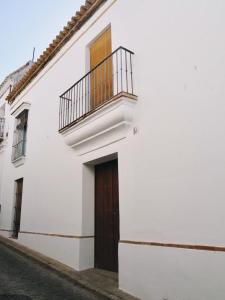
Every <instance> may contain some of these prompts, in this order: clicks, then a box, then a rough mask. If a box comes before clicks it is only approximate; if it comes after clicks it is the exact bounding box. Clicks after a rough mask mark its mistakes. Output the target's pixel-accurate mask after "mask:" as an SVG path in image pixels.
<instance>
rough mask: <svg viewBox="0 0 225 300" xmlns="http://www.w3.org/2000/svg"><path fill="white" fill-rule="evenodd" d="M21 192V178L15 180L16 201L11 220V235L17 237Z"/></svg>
mask: <svg viewBox="0 0 225 300" xmlns="http://www.w3.org/2000/svg"><path fill="white" fill-rule="evenodd" d="M22 194H23V178H21V179H18V180H16V202H15V207H14V209H15V211H14V222H13V237H15V238H17V237H18V233H19V231H20V218H21V205H22Z"/></svg>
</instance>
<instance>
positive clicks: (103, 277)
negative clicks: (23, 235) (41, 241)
mask: <svg viewBox="0 0 225 300" xmlns="http://www.w3.org/2000/svg"><path fill="white" fill-rule="evenodd" d="M0 243H2V244H4V245H6V246H8V247H10V248H12V249H13V250H15V251H18V252H20V253H21V254H23V255H25V256H26V257H29V258H31V259H33V260H35V261H36V262H38V263H40V264H42V265H44V266H45V267H47V268H48V269H51V270H53V271H56V272H57V273H59V274H60V275H61V276H63V277H65V278H67V279H69V280H70V281H73V282H74V283H76V284H79V285H80V286H82V287H84V288H86V289H88V290H90V291H93V292H95V293H97V294H99V295H102V296H105V297H106V298H108V299H113V300H137V298H135V297H133V296H131V295H129V294H127V293H124V292H122V291H121V290H119V289H118V275H117V274H115V273H113V272H109V271H105V270H100V269H90V270H86V271H81V272H78V271H75V270H74V269H72V268H70V267H68V266H66V265H64V264H62V263H60V262H58V261H56V260H54V259H52V258H50V257H48V256H45V255H43V254H41V253H39V252H37V251H34V250H31V249H30V248H27V247H25V246H23V245H21V244H19V243H18V242H17V241H16V240H13V239H11V238H5V237H3V236H0Z"/></svg>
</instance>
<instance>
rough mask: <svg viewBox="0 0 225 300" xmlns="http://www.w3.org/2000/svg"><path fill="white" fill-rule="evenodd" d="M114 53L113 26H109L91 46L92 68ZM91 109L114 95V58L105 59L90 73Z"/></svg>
mask: <svg viewBox="0 0 225 300" xmlns="http://www.w3.org/2000/svg"><path fill="white" fill-rule="evenodd" d="M111 53H112V42H111V28H108V29H107V30H106V31H105V32H104V33H103V34H102V35H101V36H100V37H99V38H97V40H96V41H95V42H94V43H92V44H91V46H90V69H91V70H92V69H93V68H94V67H96V66H97V65H98V64H99V63H101V62H102V61H103V60H104V59H105V58H106V57H107V56H108V55H110V54H111ZM90 78H91V109H94V108H96V107H97V106H99V105H101V104H102V103H104V102H105V101H106V100H108V99H110V98H111V97H112V58H111V57H110V58H108V59H107V60H105V61H104V62H103V63H102V64H101V65H100V66H98V67H97V68H96V69H95V70H94V71H93V72H91V75H90Z"/></svg>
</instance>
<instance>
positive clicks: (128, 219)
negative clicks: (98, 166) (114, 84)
mask: <svg viewBox="0 0 225 300" xmlns="http://www.w3.org/2000/svg"><path fill="white" fill-rule="evenodd" d="M224 12H225V3H224V1H222V0H221V1H220V0H217V1H192V0H191V1H183V2H181V1H176V0H173V1H162V0H160V1H147V0H142V1H140V2H137V1H134V0H131V1H128V0H116V1H115V0H108V1H107V3H106V4H105V5H104V6H103V7H101V8H100V9H99V10H98V11H97V12H96V13H95V15H94V16H92V17H91V18H90V19H89V20H88V22H87V23H85V25H84V26H83V27H82V28H81V29H80V30H79V31H78V32H77V33H76V34H75V35H74V37H73V38H72V39H71V40H70V41H69V42H68V43H67V44H66V45H65V46H64V47H63V49H62V50H61V51H60V52H59V53H58V54H57V56H56V57H55V58H54V59H53V60H52V61H51V62H50V63H49V64H48V65H47V66H46V67H45V68H44V69H43V70H42V71H41V73H40V74H39V75H38V76H37V77H36V78H35V80H33V81H32V82H31V83H30V85H29V86H28V87H27V88H26V89H25V90H24V91H23V92H22V94H21V95H19V96H18V97H17V99H16V101H15V102H14V103H13V105H12V106H11V112H13V111H14V110H15V109H16V108H17V107H18V106H19V105H20V104H21V103H22V102H28V103H30V104H31V106H30V111H29V120H28V136H27V153H26V161H25V164H24V165H22V166H20V167H18V168H15V166H14V165H12V163H11V145H12V140H13V130H14V118H13V117H10V118H9V137H8V145H10V146H9V147H7V149H6V150H5V153H4V166H5V167H4V173H3V176H2V179H1V180H2V185H1V201H0V202H1V203H2V212H1V219H0V220H1V221H0V226H1V228H2V229H9V228H11V223H12V210H13V201H14V182H15V180H16V179H18V178H21V177H23V178H24V190H23V202H22V219H21V228H20V230H21V231H25V232H38V233H46V234H58V235H60V234H61V235H71V236H73V238H69V237H67V238H66V237H53V236H50V235H45V236H43V235H34V234H28V233H21V234H20V235H19V239H18V242H20V243H22V244H25V245H27V246H29V247H30V248H33V249H35V250H38V251H40V252H42V253H44V254H47V255H49V256H51V257H53V258H56V259H58V260H59V261H61V262H63V263H65V264H67V265H70V266H72V267H74V268H75V269H77V270H83V269H86V268H90V267H93V251H94V250H93V245H94V240H93V238H91V236H93V235H94V229H93V228H94V226H93V223H94V215H93V163H91V162H92V161H94V160H98V159H101V158H102V157H104V156H107V155H112V154H113V155H115V154H117V155H118V163H119V198H120V239H121V240H128V241H140V242H158V243H173V244H184V245H185V244H188V245H196V244H198V245H199V244H200V245H207V246H218V247H220V246H221V247H224V246H225V240H224V227H225V218H224V210H225V204H224V198H225V188H224V182H225V155H224V153H225V139H224V136H225V118H224V115H225V104H224V96H225V82H224V81H225V56H224V53H225V44H224V36H225V19H224ZM109 24H110V25H111V28H112V45H113V49H116V48H117V47H118V46H124V47H126V48H128V49H130V50H132V51H134V52H135V57H134V80H135V91H136V94H137V96H138V101H137V103H136V106H135V115H134V120H133V123H132V126H131V127H130V129H129V133H128V136H127V138H125V139H122V140H120V141H118V142H115V143H112V144H109V145H107V146H105V147H102V148H99V149H96V150H94V151H91V152H88V153H86V154H83V155H78V153H77V152H76V151H75V150H74V149H72V148H70V147H68V146H67V145H66V143H65V140H64V137H63V136H62V135H61V134H59V133H58V112H59V95H60V94H62V92H64V91H65V90H66V89H67V88H68V87H70V86H71V85H72V84H73V83H74V82H76V81H77V80H78V79H80V78H81V77H82V76H83V75H84V74H85V73H86V72H87V71H88V63H87V61H88V50H87V49H88V48H87V47H88V45H89V44H90V42H91V41H92V40H93V39H94V38H95V37H96V36H97V35H98V34H99V33H100V32H102V31H103V30H104V29H105V28H106V27H107V26H108V25H109ZM133 128H136V129H137V133H136V134H134V131H133ZM0 163H1V162H0ZM74 236H75V237H74ZM82 236H88V237H89V238H80V237H82ZM224 278H225V253H224V252H217V251H205V250H191V249H179V248H168V247H158V246H157V247H156V246H151V245H134V244H124V243H121V244H120V247H119V285H120V288H121V289H123V290H125V291H127V292H129V293H131V294H133V295H135V296H137V297H139V298H141V299H146V300H151V299H153V300H161V299H168V300H169V299H171V300H180V299H184V300H186V299H188V300H203V299H204V300H205V299H214V300H217V299H218V300H219V299H223V298H224V297H225V284H224Z"/></svg>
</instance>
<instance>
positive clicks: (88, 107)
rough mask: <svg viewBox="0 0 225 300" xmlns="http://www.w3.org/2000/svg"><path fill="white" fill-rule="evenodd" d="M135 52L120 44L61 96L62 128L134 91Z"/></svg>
mask: <svg viewBox="0 0 225 300" xmlns="http://www.w3.org/2000/svg"><path fill="white" fill-rule="evenodd" d="M133 54H134V53H133V52H132V51H130V50H128V49H126V48H123V47H119V48H118V49H117V50H115V51H113V52H112V53H111V54H110V55H109V56H107V57H106V58H105V59H104V60H103V61H102V62H101V63H99V64H98V65H97V66H96V67H94V68H93V69H92V70H91V71H90V72H88V73H87V74H86V75H85V76H83V77H82V78H81V79H80V80H79V81H77V82H76V83H75V84H74V85H73V86H72V87H71V88H69V89H68V90H67V91H65V92H64V93H63V94H62V95H61V96H60V106H59V110H60V111H59V130H63V129H65V128H67V127H70V126H72V125H73V124H75V123H76V122H78V121H79V120H80V119H83V118H84V117H86V116H87V115H88V114H90V113H92V112H94V111H95V110H96V109H98V108H99V107H100V106H102V105H104V104H106V103H107V102H109V101H111V99H112V100H113V98H114V97H115V96H117V95H119V94H121V93H126V94H129V95H134V89H133V66H132V57H133Z"/></svg>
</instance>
